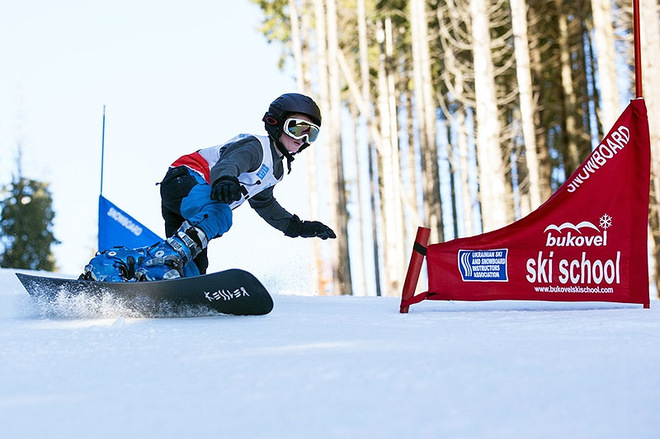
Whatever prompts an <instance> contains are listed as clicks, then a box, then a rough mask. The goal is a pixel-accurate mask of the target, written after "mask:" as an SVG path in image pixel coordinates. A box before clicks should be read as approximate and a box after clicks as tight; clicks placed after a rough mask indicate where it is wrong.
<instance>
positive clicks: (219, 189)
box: [211, 175, 241, 204]
mask: <svg viewBox="0 0 660 439" xmlns="http://www.w3.org/2000/svg"><path fill="white" fill-rule="evenodd" d="M211 198H212V199H213V200H215V201H219V202H221V203H226V204H231V203H233V202H234V201H238V200H240V199H241V185H240V183H239V182H238V178H236V177H233V176H231V175H225V176H222V177H220V178H218V179H217V180H216V181H214V182H213V187H212V188H211Z"/></svg>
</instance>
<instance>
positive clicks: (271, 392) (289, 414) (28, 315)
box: [0, 270, 660, 439]
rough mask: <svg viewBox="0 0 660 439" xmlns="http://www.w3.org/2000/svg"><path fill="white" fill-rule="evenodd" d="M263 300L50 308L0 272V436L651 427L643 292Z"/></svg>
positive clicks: (655, 335) (659, 338) (658, 414)
mask: <svg viewBox="0 0 660 439" xmlns="http://www.w3.org/2000/svg"><path fill="white" fill-rule="evenodd" d="M274 300H275V309H274V310H273V312H272V313H271V314H269V315H267V316H262V317H230V316H210V317H209V316H205V317H192V318H190V317H188V318H177V317H173V318H161V319H142V318H135V317H126V316H124V315H122V311H121V310H120V309H115V310H113V309H96V310H95V313H96V315H93V313H87V315H78V316H76V314H75V313H72V314H69V315H67V316H65V317H62V316H58V315H52V314H44V309H42V308H37V307H35V305H34V304H33V303H32V301H31V299H30V298H29V297H28V295H27V293H25V292H24V290H23V289H22V287H21V286H20V284H19V283H18V281H17V280H16V278H15V276H14V272H13V271H12V270H0V437H2V438H22V439H29V438H45V437H48V438H89V437H94V438H120V437H121V438H142V437H153V438H159V439H164V438H184V437H186V438H196V439H199V438H397V439H398V438H657V437H660V409H659V408H660V378H659V374H660V311H659V310H660V304H658V303H657V302H653V303H652V304H651V309H650V310H644V309H642V308H641V307H640V306H629V305H617V304H594V303H580V304H561V303H534V302H484V303H444V302H429V303H422V304H419V305H414V306H413V307H412V308H411V312H410V314H408V315H401V314H399V313H398V300H397V299H392V298H373V297H372V298H365V297H361V298H358V297H301V296H291V295H286V296H285V295H277V294H275V295H274ZM72 316H75V317H72Z"/></svg>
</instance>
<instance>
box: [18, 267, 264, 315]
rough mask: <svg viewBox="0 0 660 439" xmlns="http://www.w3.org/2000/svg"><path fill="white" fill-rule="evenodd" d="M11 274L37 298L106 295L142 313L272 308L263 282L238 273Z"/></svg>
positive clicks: (250, 311) (260, 312)
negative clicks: (120, 278)
mask: <svg viewBox="0 0 660 439" xmlns="http://www.w3.org/2000/svg"><path fill="white" fill-rule="evenodd" d="M16 276H17V277H18V279H19V280H20V282H21V283H22V284H23V286H24V287H25V289H26V290H27V292H28V293H29V294H30V295H31V296H32V297H34V298H36V299H39V300H45V301H46V302H54V301H56V300H59V299H60V298H62V297H64V298H67V297H69V298H70V297H77V296H86V297H91V298H93V297H105V296H109V297H112V298H113V299H118V300H121V302H122V303H124V304H125V305H126V306H128V307H129V308H131V309H132V310H135V311H137V312H140V313H142V314H145V315H153V314H159V313H161V312H162V310H163V309H167V310H169V311H171V312H174V313H176V311H177V310H178V309H184V308H194V307H197V308H200V307H201V308H208V309H209V310H213V311H217V312H219V313H222V314H232V315H264V314H268V313H269V312H270V311H271V310H272V309H273V299H272V298H271V296H270V294H269V293H268V291H267V290H266V288H265V287H264V286H263V284H262V283H261V282H260V281H259V280H258V279H257V278H256V277H255V276H253V275H252V274H251V273H248V272H247V271H244V270H239V269H230V270H225V271H220V272H217V273H211V274H205V275H202V276H195V277H183V278H178V279H171V280H160V281H152V282H96V281H89V280H77V279H64V278H57V277H42V276H34V275H28V274H23V273H16ZM159 310H160V311H159Z"/></svg>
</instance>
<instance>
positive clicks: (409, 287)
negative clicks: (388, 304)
mask: <svg viewBox="0 0 660 439" xmlns="http://www.w3.org/2000/svg"><path fill="white" fill-rule="evenodd" d="M430 234H431V229H429V228H426V227H418V228H417V236H416V237H415V244H414V245H413V252H412V255H411V256H410V264H409V265H408V272H407V273H406V279H405V281H404V282H403V291H402V293H401V307H400V308H399V312H400V313H402V314H406V313H407V312H408V308H409V306H408V305H405V306H404V305H403V303H404V302H405V301H407V300H408V299H410V298H411V297H412V296H413V295H414V294H415V289H416V288H417V282H418V281H419V274H420V273H421V272H422V263H423V262H424V258H425V257H426V247H427V246H428V245H429V236H430Z"/></svg>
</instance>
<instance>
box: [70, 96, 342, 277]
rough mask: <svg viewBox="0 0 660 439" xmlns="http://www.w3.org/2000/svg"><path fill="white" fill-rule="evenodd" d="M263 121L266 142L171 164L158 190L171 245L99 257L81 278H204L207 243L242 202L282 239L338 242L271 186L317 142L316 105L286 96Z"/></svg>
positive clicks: (239, 141)
mask: <svg viewBox="0 0 660 439" xmlns="http://www.w3.org/2000/svg"><path fill="white" fill-rule="evenodd" d="M263 122H264V125H265V128H266V131H267V133H268V135H267V136H260V135H253V134H239V135H238V136H236V137H234V138H232V139H231V140H229V141H228V142H226V143H224V144H223V145H218V146H213V147H210V148H205V149H201V150H198V151H196V152H194V153H192V154H188V155H184V156H182V157H180V158H179V159H177V160H175V161H174V163H173V164H172V165H171V166H170V168H169V170H168V171H167V173H166V175H165V178H164V179H163V181H162V182H161V184H160V193H161V201H162V203H161V207H162V214H163V219H164V220H165V233H166V236H168V238H167V239H166V240H164V241H161V242H158V243H156V244H154V245H152V246H150V247H143V248H138V249H128V248H126V247H114V248H112V249H108V250H104V251H101V252H99V253H97V255H96V256H95V257H94V258H93V259H92V260H91V261H90V263H89V264H88V265H87V266H86V267H85V270H84V273H83V274H82V275H81V278H83V279H88V280H98V281H109V282H117V281H134V280H138V281H140V280H160V279H172V278H177V277H188V276H196V275H199V274H205V273H206V269H207V267H208V258H207V253H206V247H207V245H208V241H209V240H210V239H213V238H217V237H220V236H222V235H223V234H224V233H225V232H227V230H229V228H230V227H231V226H232V209H235V208H237V207H238V206H240V205H241V204H242V203H243V202H245V201H246V200H247V201H248V203H249V204H250V206H251V207H252V208H253V209H254V210H255V211H256V212H257V213H258V214H259V215H260V216H261V217H262V218H263V219H264V220H265V221H266V222H267V223H268V224H270V225H271V226H273V227H275V228H276V229H279V230H281V231H282V232H284V234H285V235H286V236H289V237H304V238H309V237H318V238H321V239H328V238H336V235H335V233H334V232H333V231H332V229H331V228H330V227H328V226H326V225H325V224H323V223H321V222H319V221H303V220H301V219H300V218H299V217H298V216H297V215H292V214H291V213H289V212H288V211H287V210H285V209H284V208H283V207H282V206H281V205H280V204H279V203H278V202H277V200H276V199H275V197H274V196H273V187H274V186H275V184H277V183H278V182H280V181H281V180H282V179H283V177H284V164H283V161H284V159H286V162H287V170H288V172H291V162H292V161H293V160H294V158H293V156H294V155H295V154H297V153H299V152H300V151H302V150H303V149H305V148H307V147H308V146H309V145H310V144H311V143H312V142H314V141H315V140H316V138H317V136H318V133H319V129H320V127H321V112H320V110H319V108H318V106H317V105H316V103H315V102H314V101H313V100H312V99H311V98H310V97H308V96H305V95H302V94H298V93H286V94H283V95H282V96H280V97H278V98H277V99H275V100H274V101H273V102H272V103H271V104H270V106H269V108H268V111H267V112H266V114H265V115H264V117H263Z"/></svg>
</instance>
